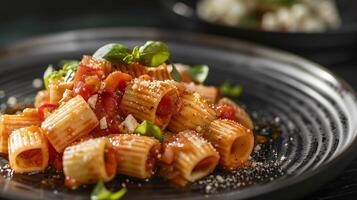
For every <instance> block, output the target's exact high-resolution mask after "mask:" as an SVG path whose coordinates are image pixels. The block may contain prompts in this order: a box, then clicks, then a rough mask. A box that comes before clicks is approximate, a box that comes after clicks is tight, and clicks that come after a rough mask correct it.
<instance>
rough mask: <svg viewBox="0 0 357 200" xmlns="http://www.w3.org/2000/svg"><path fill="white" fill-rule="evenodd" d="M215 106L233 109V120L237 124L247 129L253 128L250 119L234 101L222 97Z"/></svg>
mask: <svg viewBox="0 0 357 200" xmlns="http://www.w3.org/2000/svg"><path fill="white" fill-rule="evenodd" d="M217 105H218V106H224V105H228V106H231V107H233V109H234V113H235V115H234V116H235V119H234V120H236V121H237V122H239V123H241V124H242V125H243V126H245V127H247V128H249V129H253V128H254V125H253V121H252V120H251V119H250V117H249V115H248V114H247V112H246V111H245V110H244V109H243V108H241V107H240V106H239V105H238V104H236V103H235V102H234V101H232V100H230V99H228V98H226V97H224V98H222V99H220V100H219V101H218V103H217Z"/></svg>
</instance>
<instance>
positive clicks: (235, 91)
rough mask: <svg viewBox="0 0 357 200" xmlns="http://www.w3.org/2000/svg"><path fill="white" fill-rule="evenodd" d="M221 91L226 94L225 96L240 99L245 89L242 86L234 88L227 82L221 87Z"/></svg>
mask: <svg viewBox="0 0 357 200" xmlns="http://www.w3.org/2000/svg"><path fill="white" fill-rule="evenodd" d="M221 91H222V93H223V94H224V96H228V97H238V96H240V95H241V94H242V92H243V87H242V86H240V85H235V86H233V85H231V84H230V83H228V82H225V83H223V84H222V85H221Z"/></svg>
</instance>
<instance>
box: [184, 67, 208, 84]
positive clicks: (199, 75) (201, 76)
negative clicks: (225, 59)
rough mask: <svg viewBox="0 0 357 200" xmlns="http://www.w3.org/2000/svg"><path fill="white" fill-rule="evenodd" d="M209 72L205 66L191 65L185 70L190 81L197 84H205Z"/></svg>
mask: <svg viewBox="0 0 357 200" xmlns="http://www.w3.org/2000/svg"><path fill="white" fill-rule="evenodd" d="M208 72H209V67H208V66H207V65H193V66H191V67H189V68H188V69H187V70H186V73H187V74H188V75H189V76H190V77H191V79H192V80H193V81H195V82H197V83H203V82H205V80H206V78H207V76H208Z"/></svg>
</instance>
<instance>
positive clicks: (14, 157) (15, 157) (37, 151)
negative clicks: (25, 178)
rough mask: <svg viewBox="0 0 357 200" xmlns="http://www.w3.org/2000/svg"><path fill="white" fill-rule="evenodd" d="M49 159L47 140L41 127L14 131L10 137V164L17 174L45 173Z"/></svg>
mask: <svg viewBox="0 0 357 200" xmlns="http://www.w3.org/2000/svg"><path fill="white" fill-rule="evenodd" d="M48 159H49V153H48V144H47V139H46V137H45V136H44V134H43V131H42V130H41V128H40V127H38V126H30V127H27V128H20V129H16V130H14V131H12V133H11V134H10V136H9V163H10V166H11V168H12V169H13V170H14V172H15V173H26V172H38V171H43V170H45V168H46V167H47V165H48Z"/></svg>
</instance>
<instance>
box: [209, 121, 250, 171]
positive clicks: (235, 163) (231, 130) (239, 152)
mask: <svg viewBox="0 0 357 200" xmlns="http://www.w3.org/2000/svg"><path fill="white" fill-rule="evenodd" d="M204 136H205V138H207V140H208V141H210V142H211V143H212V145H213V146H214V147H215V148H216V149H217V151H218V152H219V154H220V156H221V159H220V163H221V165H222V166H223V167H224V168H226V169H229V170H232V169H235V168H237V167H239V166H241V165H243V164H244V163H246V161H247V160H248V158H249V156H250V154H251V153H252V150H253V147H254V136H253V133H252V131H251V130H250V129H248V128H246V127H244V126H242V125H240V124H239V123H238V122H235V121H232V120H227V119H217V120H214V121H213V122H211V123H210V125H209V128H208V131H206V132H204Z"/></svg>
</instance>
